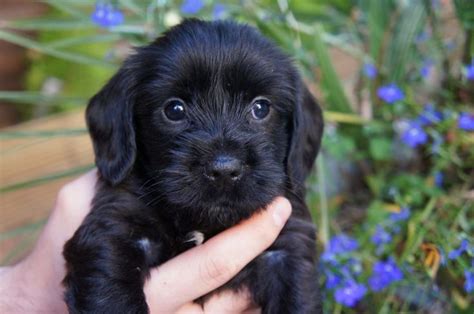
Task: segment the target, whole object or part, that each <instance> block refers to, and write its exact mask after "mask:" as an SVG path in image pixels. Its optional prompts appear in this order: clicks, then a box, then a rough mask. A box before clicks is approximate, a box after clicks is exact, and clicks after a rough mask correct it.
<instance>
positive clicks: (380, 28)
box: [367, 0, 393, 61]
mask: <svg viewBox="0 0 474 314" xmlns="http://www.w3.org/2000/svg"><path fill="white" fill-rule="evenodd" d="M368 5H369V8H368V21H367V23H368V28H369V45H370V55H371V57H372V60H374V61H376V60H377V59H378V57H379V52H380V49H381V47H382V44H383V39H384V33H385V31H386V30H387V27H388V25H389V22H390V14H391V12H392V7H393V6H392V0H369V2H368Z"/></svg>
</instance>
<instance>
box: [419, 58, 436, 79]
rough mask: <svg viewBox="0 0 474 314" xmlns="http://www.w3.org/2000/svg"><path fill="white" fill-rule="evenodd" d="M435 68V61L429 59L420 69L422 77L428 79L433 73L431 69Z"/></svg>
mask: <svg viewBox="0 0 474 314" xmlns="http://www.w3.org/2000/svg"><path fill="white" fill-rule="evenodd" d="M432 67H433V61H431V60H430V59H427V60H425V61H423V66H422V67H421V69H420V75H421V77H423V78H427V77H428V76H429V75H430V73H431V68H432Z"/></svg>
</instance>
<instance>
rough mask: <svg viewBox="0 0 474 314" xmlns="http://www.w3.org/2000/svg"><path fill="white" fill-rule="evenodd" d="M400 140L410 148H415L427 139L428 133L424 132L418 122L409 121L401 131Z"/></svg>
mask: <svg viewBox="0 0 474 314" xmlns="http://www.w3.org/2000/svg"><path fill="white" fill-rule="evenodd" d="M401 140H402V142H403V143H405V144H406V145H408V146H410V147H411V148H415V147H417V146H418V145H421V144H425V143H426V142H427V141H428V134H426V132H425V130H423V128H422V127H421V125H420V124H419V123H418V122H416V121H411V122H410V123H409V124H408V127H407V128H406V129H405V131H404V132H403V133H402V136H401Z"/></svg>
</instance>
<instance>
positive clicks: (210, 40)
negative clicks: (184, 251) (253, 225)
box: [87, 20, 323, 222]
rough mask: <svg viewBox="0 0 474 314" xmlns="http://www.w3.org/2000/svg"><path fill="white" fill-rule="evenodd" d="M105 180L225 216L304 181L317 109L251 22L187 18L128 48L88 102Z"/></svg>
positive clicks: (318, 121)
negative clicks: (134, 182) (131, 180)
mask: <svg viewBox="0 0 474 314" xmlns="http://www.w3.org/2000/svg"><path fill="white" fill-rule="evenodd" d="M87 121H88V125H89V128H90V133H91V136H92V139H93V142H94V148H95V153H96V163H97V166H98V168H99V171H100V173H101V175H102V177H103V179H104V180H106V181H107V182H108V183H109V184H111V185H117V184H119V183H120V182H122V181H123V180H124V179H125V178H126V177H128V176H134V177H136V178H138V179H140V180H141V181H142V184H143V185H142V186H141V191H140V192H139V193H142V194H143V196H144V198H145V199H148V200H149V202H150V203H153V202H162V203H163V202H164V203H165V204H169V205H170V206H171V207H173V208H180V210H188V211H189V212H190V214H191V213H194V214H197V215H199V216H200V217H206V219H207V218H209V217H214V218H215V219H217V220H216V221H220V222H231V221H234V222H235V221H237V220H239V219H241V218H244V217H247V216H249V215H250V214H251V213H252V212H253V211H255V210H256V209H257V208H261V207H263V206H265V205H266V204H268V203H269V202H270V201H271V200H272V198H274V197H275V196H277V195H280V194H284V193H285V191H292V192H293V193H297V194H298V195H300V196H302V195H303V188H302V187H303V184H304V180H305V178H306V176H307V175H308V173H309V171H310V169H311V167H312V164H313V162H314V159H315V157H316V154H317V151H318V148H319V143H320V138H321V133H322V125H323V124H322V118H321V111H320V109H319V107H318V106H317V104H316V103H315V101H314V99H313V98H312V96H311V95H310V93H309V92H308V90H307V89H306V87H304V85H303V84H302V82H301V79H300V77H299V75H298V73H297V71H296V70H295V68H294V66H293V65H292V63H291V61H290V60H289V58H288V57H286V56H285V55H284V54H283V53H281V52H280V51H279V50H278V49H277V48H276V47H275V46H274V45H273V44H272V43H271V42H269V41H268V40H266V39H265V38H263V37H262V36H261V35H260V34H258V33H257V32H256V31H255V30H254V29H253V28H251V27H248V26H242V25H238V24H235V23H231V22H202V21H197V20H188V21H186V22H184V23H182V24H181V25H179V26H177V27H174V28H173V29H171V30H170V31H168V32H167V33H165V34H164V35H163V36H162V37H160V38H158V39H157V40H156V41H155V42H154V43H152V44H151V45H149V46H146V47H143V48H139V49H138V50H137V52H136V53H135V54H134V55H132V56H131V57H129V58H128V59H127V60H126V61H125V63H124V65H123V66H122V68H121V69H120V70H119V71H118V73H117V74H116V75H115V76H114V77H113V78H112V79H111V80H110V81H109V82H108V84H107V85H106V86H105V87H104V88H103V89H102V90H101V91H100V92H99V93H98V94H97V95H96V96H94V97H93V99H92V100H91V102H90V104H89V107H88V110H87Z"/></svg>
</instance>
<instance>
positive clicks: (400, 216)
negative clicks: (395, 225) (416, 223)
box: [389, 207, 411, 222]
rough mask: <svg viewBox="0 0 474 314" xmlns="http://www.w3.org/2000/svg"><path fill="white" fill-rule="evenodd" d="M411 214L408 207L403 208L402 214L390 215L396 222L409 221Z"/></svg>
mask: <svg viewBox="0 0 474 314" xmlns="http://www.w3.org/2000/svg"><path fill="white" fill-rule="evenodd" d="M410 214H411V213H410V209H409V208H408V207H403V208H402V210H401V211H400V212H398V213H393V214H390V217H389V219H390V220H392V221H395V222H397V221H403V220H407V219H408V218H409V217H410Z"/></svg>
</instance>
